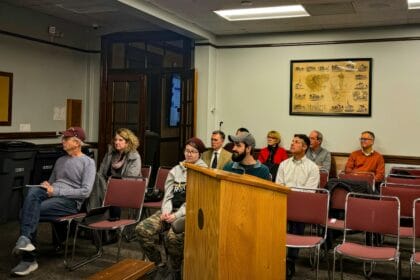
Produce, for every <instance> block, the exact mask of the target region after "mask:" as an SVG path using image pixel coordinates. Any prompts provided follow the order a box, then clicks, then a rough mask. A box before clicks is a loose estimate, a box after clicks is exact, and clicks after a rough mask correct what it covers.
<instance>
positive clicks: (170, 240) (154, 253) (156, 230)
mask: <svg viewBox="0 0 420 280" xmlns="http://www.w3.org/2000/svg"><path fill="white" fill-rule="evenodd" d="M161 214H162V212H161V211H157V212H156V213H154V214H153V215H152V216H150V217H148V218H147V219H145V220H143V221H141V222H140V223H139V224H138V225H137V227H136V233H137V235H138V237H139V242H140V245H141V247H142V248H143V251H144V253H145V254H146V256H147V258H148V259H149V260H150V261H152V262H154V263H155V264H159V263H160V262H161V261H162V260H161V256H160V251H159V250H158V249H157V247H156V246H157V244H156V241H157V240H159V238H158V235H159V234H160V233H162V232H164V231H165V230H167V228H164V226H163V223H162V221H161V220H160V215H161ZM166 249H167V252H168V255H169V256H170V260H171V265H172V268H173V269H175V270H177V269H180V268H181V264H182V260H183V258H184V233H179V234H176V233H174V232H173V231H172V228H169V230H168V231H167V233H166Z"/></svg>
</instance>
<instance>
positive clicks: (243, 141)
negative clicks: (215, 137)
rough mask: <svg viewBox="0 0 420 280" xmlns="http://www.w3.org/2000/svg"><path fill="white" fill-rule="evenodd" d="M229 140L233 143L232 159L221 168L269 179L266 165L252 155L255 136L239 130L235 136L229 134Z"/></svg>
mask: <svg viewBox="0 0 420 280" xmlns="http://www.w3.org/2000/svg"><path fill="white" fill-rule="evenodd" d="M229 141H230V142H232V143H233V149H232V161H231V162H229V163H227V164H226V165H225V167H224V168H223V170H225V171H229V172H234V173H238V174H249V175H253V176H256V177H260V178H262V179H266V180H271V175H270V171H269V170H268V168H267V166H265V165H263V164H261V162H259V161H258V160H255V158H254V157H253V156H252V152H253V150H254V148H255V138H254V136H252V134H251V133H248V132H239V133H238V134H236V135H235V136H234V135H229Z"/></svg>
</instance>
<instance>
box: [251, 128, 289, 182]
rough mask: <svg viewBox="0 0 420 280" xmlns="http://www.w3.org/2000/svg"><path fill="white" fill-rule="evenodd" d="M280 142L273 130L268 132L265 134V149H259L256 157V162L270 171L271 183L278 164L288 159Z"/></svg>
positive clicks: (277, 133)
mask: <svg viewBox="0 0 420 280" xmlns="http://www.w3.org/2000/svg"><path fill="white" fill-rule="evenodd" d="M280 142H281V137H280V133H279V132H278V131H275V130H271V131H269V132H268V133H267V147H265V148H263V149H261V151H260V154H259V156H258V160H259V161H260V162H261V163H262V164H264V165H266V166H267V167H268V169H269V170H270V173H271V176H272V178H273V181H275V180H276V176H277V169H278V168H279V165H280V163H281V162H282V161H283V160H285V159H287V158H288V156H287V152H286V150H285V149H284V148H282V147H280Z"/></svg>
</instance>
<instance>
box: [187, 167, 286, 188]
mask: <svg viewBox="0 0 420 280" xmlns="http://www.w3.org/2000/svg"><path fill="white" fill-rule="evenodd" d="M184 165H185V166H186V167H187V168H188V169H192V170H195V171H197V172H200V173H203V174H205V175H207V176H210V177H214V178H217V179H220V180H227V181H232V182H235V183H240V184H244V185H250V186H253V187H257V188H262V189H268V190H272V191H276V192H281V193H285V194H288V193H289V192H290V191H291V190H290V188H289V187H286V186H284V185H280V184H275V183H273V182H271V181H268V180H264V179H261V178H259V177H255V176H251V175H248V174H236V173H232V172H227V171H224V170H220V169H212V168H208V167H201V166H198V165H195V164H191V163H184Z"/></svg>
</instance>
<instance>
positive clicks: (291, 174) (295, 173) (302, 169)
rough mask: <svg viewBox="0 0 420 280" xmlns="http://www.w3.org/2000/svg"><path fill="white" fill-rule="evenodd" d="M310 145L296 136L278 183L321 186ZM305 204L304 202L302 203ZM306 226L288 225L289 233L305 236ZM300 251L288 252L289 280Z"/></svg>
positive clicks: (304, 139)
mask: <svg viewBox="0 0 420 280" xmlns="http://www.w3.org/2000/svg"><path fill="white" fill-rule="evenodd" d="M309 145H310V140H309V138H308V136H306V135H305V134H295V136H294V138H293V140H292V143H291V145H290V153H291V154H292V157H290V158H288V159H286V160H285V161H283V162H282V163H280V166H279V170H278V171H277V177H276V183H278V184H282V185H286V186H287V187H293V188H310V189H316V188H318V185H319V169H318V166H317V165H316V164H315V163H314V162H313V161H311V160H309V159H308V158H307V157H306V156H305V154H306V151H307V150H308V148H309ZM302 203H304V202H302ZM304 231H305V224H303V223H298V222H289V223H288V232H290V233H293V234H303V233H304ZM298 255H299V249H296V248H288V250H287V262H286V263H287V275H286V278H287V279H292V277H293V275H294V273H295V260H296V259H297V258H298Z"/></svg>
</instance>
